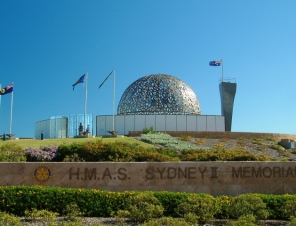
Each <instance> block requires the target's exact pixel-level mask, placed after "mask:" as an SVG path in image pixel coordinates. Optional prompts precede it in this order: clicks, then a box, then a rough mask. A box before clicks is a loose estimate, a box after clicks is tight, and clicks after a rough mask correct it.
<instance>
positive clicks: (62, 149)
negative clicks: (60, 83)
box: [56, 142, 84, 162]
mask: <svg viewBox="0 0 296 226" xmlns="http://www.w3.org/2000/svg"><path fill="white" fill-rule="evenodd" d="M83 144H84V143H83V142H79V143H76V142H74V143H71V144H60V145H59V146H58V153H57V157H56V161H60V162H63V161H64V159H65V158H68V159H71V158H72V156H73V155H78V152H79V150H80V148H81V146H82V145H83ZM78 156H79V155H78Z"/></svg>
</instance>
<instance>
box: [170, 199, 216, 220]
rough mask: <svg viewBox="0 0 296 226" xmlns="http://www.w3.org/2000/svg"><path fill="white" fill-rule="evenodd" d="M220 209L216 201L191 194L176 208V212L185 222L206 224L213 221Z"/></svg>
mask: <svg viewBox="0 0 296 226" xmlns="http://www.w3.org/2000/svg"><path fill="white" fill-rule="evenodd" d="M220 210H221V207H220V205H219V203H218V202H217V200H216V199H215V198H214V197H213V196H211V195H207V194H199V195H196V194H191V195H189V196H188V197H187V198H186V199H183V200H182V202H181V203H180V204H179V205H178V207H177V210H176V211H177V212H178V213H179V214H180V216H182V217H184V218H185V219H186V221H187V222H190V223H195V222H196V221H198V222H199V223H203V224H204V223H208V222H209V221H210V220H213V219H215V217H214V216H215V215H216V214H217V213H219V212H220Z"/></svg>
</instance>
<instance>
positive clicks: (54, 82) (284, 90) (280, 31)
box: [0, 0, 296, 137]
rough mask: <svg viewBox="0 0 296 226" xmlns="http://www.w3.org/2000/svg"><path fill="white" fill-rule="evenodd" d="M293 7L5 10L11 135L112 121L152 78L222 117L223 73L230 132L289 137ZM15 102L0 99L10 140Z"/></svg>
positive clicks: (86, 5) (270, 3)
mask: <svg viewBox="0 0 296 226" xmlns="http://www.w3.org/2000/svg"><path fill="white" fill-rule="evenodd" d="M295 10H296V1H295V0H284V1H280V0H276V1H275V0H260V1H258V0H248V1H243V0H223V1H218V0H212V1H201V0H88V1H82V0H63V1H58V0H51V1H39V0H28V1H23V0H2V1H0V21H1V23H0V84H2V87H5V86H7V85H9V84H10V83H11V82H14V92H13V116H12V133H14V134H16V135H15V137H33V136H34V130H35V123H36V122H38V121H41V120H45V119H49V118H50V116H58V115H69V114H83V113H84V99H85V89H84V87H83V84H79V85H77V86H76V87H75V91H73V90H72V84H73V83H75V81H76V80H77V79H78V78H79V77H80V76H82V75H83V74H84V73H85V72H86V71H88V74H89V80H88V103H87V113H92V114H94V115H95V116H97V115H112V92H113V88H112V79H110V78H109V79H108V80H107V81H106V83H105V84H104V85H103V87H102V88H101V89H98V86H99V85H100V84H101V83H102V81H103V80H104V79H105V77H106V76H107V75H108V74H109V73H110V72H111V71H112V69H115V71H116V86H115V87H116V89H115V90H116V95H115V109H116V112H117V105H118V103H119V100H120V97H121V95H122V94H123V92H124V91H125V89H126V88H127V87H128V86H129V85H130V84H131V83H132V82H134V81H135V80H137V79H139V78H141V77H143V76H145V75H149V74H155V73H164V74H169V75H173V76H175V77H178V78H179V79H181V80H183V81H184V82H185V83H186V84H188V85H189V86H190V87H191V89H192V90H193V91H194V92H195V94H196V95H197V98H198V100H199V102H200V105H201V110H202V114H203V115H220V114H221V104H220V94H219V80H220V78H221V74H222V70H221V69H222V68H221V67H210V66H209V61H211V60H219V59H221V58H222V59H223V62H224V77H230V78H235V79H236V82H237V93H236V97H235V103H234V112H233V121H232V131H234V132H243V131H245V132H267V133H287V134H295V131H296V119H295V118H296V107H295V95H296V94H295V93H296V89H295V88H296V77H295V76H296V67H295V61H296V45H295V37H296V25H295V22H296V13H295ZM10 104H11V95H10V94H7V95H4V96H2V98H1V109H0V134H1V133H3V132H9V125H10Z"/></svg>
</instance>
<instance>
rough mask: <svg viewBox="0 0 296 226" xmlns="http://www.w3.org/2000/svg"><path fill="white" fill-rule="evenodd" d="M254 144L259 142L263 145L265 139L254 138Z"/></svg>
mask: <svg viewBox="0 0 296 226" xmlns="http://www.w3.org/2000/svg"><path fill="white" fill-rule="evenodd" d="M252 143H253V144H257V145H262V144H263V141H262V139H259V138H254V139H253V141H252Z"/></svg>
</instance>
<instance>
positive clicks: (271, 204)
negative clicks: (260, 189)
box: [259, 194, 296, 220]
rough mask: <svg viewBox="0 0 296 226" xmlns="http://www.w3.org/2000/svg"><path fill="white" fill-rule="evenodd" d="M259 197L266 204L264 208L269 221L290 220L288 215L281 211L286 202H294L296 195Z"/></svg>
mask: <svg viewBox="0 0 296 226" xmlns="http://www.w3.org/2000/svg"><path fill="white" fill-rule="evenodd" d="M259 196H260V198H261V199H262V200H263V202H264V203H265V204H266V208H267V210H268V212H269V216H268V218H269V219H274V220H288V219H289V218H290V215H289V214H288V213H287V212H286V213H285V212H284V211H283V210H284V209H283V207H284V206H285V203H286V202H287V201H289V200H296V195H288V194H285V195H272V194H260V195H259Z"/></svg>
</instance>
